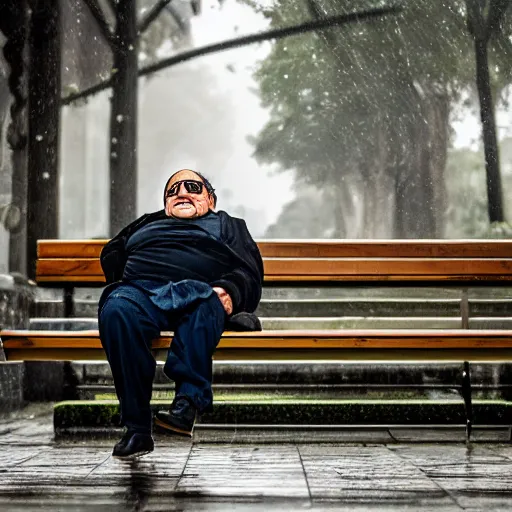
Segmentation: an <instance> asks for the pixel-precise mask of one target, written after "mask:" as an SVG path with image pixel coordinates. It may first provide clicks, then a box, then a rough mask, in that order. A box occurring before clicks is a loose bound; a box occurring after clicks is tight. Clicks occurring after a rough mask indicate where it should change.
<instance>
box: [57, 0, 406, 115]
mask: <svg viewBox="0 0 512 512" xmlns="http://www.w3.org/2000/svg"><path fill="white" fill-rule="evenodd" d="M401 10H402V8H401V7H399V6H390V7H385V8H379V9H371V10H369V11H364V12H357V13H351V14H340V15H337V16H330V17H327V18H323V19H321V20H315V21H307V22H305V23H301V24H300V25H293V26H291V27H286V28H279V29H273V30H267V31H265V32H259V33H257V34H251V35H248V36H242V37H236V38H234V39H228V40H227V41H222V42H220V43H214V44H210V45H207V46H203V47H201V48H195V49H193V50H189V51H186V52H182V53H180V54H178V55H174V56H172V57H169V58H168V59H163V60H161V61H160V62H157V63H155V64H151V65H149V66H146V67H144V68H141V69H140V70H139V76H146V75H150V74H152V73H155V72H157V71H160V70H162V69H165V68H168V67H171V66H175V65H176V64H181V63H182V62H187V61H189V60H192V59H194V58H196V57H203V56H205V55H209V54H210V53H216V52H221V51H225V50H230V49H232V48H239V47H241V46H246V45H249V44H253V43H259V42H262V41H268V40H269V39H283V38H285V37H289V36H294V35H298V34H306V33H308V32H314V31H315V30H323V29H326V28H331V27H335V26H338V25H345V24H347V23H361V22H363V21H369V20H371V19H374V18H380V17H381V16H384V15H386V14H397V13H399V12H400V11H401ZM111 85H112V79H108V80H105V81H104V82H100V83H99V84H97V85H94V86H92V87H90V88H89V89H85V90H84V91H81V92H78V93H76V94H70V95H69V96H66V97H65V98H63V99H62V104H63V105H69V104H70V103H73V102H74V101H76V100H79V99H82V98H87V97H88V96H91V95H92V94H96V93H97V92H100V91H103V90H105V89H108V88H109V87H110V86H111Z"/></svg>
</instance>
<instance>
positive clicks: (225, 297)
mask: <svg viewBox="0 0 512 512" xmlns="http://www.w3.org/2000/svg"><path fill="white" fill-rule="evenodd" d="M213 291H214V292H215V293H216V294H217V295H218V296H219V299H220V301H221V303H222V305H223V306H224V311H225V312H226V314H227V315H231V313H233V301H232V300H231V297H230V296H229V293H228V292H227V291H226V290H224V288H221V287H220V286H214V287H213Z"/></svg>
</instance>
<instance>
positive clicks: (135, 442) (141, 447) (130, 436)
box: [112, 431, 155, 459]
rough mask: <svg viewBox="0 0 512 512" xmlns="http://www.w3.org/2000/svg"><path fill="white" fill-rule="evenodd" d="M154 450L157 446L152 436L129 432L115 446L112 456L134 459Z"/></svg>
mask: <svg viewBox="0 0 512 512" xmlns="http://www.w3.org/2000/svg"><path fill="white" fill-rule="evenodd" d="M154 449H155V444H154V443H153V438H152V437H151V435H150V434H142V433H140V432H133V431H132V432H131V431H128V432H126V434H125V435H124V436H123V437H122V438H121V440H120V441H119V442H118V443H117V444H116V445H115V446H114V451H113V452H112V455H113V456H114V457H119V458H121V459H134V458H135V457H141V456H142V455H146V454H147V453H149V452H152V451H153V450H154Z"/></svg>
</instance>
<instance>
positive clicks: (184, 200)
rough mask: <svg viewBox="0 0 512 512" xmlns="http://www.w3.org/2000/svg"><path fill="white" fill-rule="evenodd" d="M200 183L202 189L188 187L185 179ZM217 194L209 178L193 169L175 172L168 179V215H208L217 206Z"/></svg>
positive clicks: (166, 206)
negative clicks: (194, 189)
mask: <svg viewBox="0 0 512 512" xmlns="http://www.w3.org/2000/svg"><path fill="white" fill-rule="evenodd" d="M188 180H190V181H193V182H198V183H200V184H201V185H200V189H201V190H200V191H199V192H195V191H190V192H189V190H188V189H187V187H186V184H185V183H184V182H185V181H188ZM215 199H216V198H215V194H214V192H213V188H212V187H211V185H210V183H209V182H208V180H206V179H205V178H203V176H202V175H201V174H199V173H198V172H195V171H192V170H191V169H182V170H180V171H178V172H176V173H174V174H173V175H172V176H171V177H170V178H169V180H168V181H167V184H166V187H165V193H164V200H165V213H166V214H167V216H168V217H175V218H179V219H193V218H197V217H202V216H203V215H206V214H207V213H208V211H209V210H210V209H212V210H213V208H214V207H215Z"/></svg>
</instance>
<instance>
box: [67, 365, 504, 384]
mask: <svg viewBox="0 0 512 512" xmlns="http://www.w3.org/2000/svg"><path fill="white" fill-rule="evenodd" d="M71 368H72V372H73V375H74V376H75V378H76V382H77V384H78V385H93V386H98V385H112V384H113V381H112V374H111V371H110V367H109V365H108V363H107V362H99V361H98V362H90V363H89V362H88V363H83V362H73V363H71ZM508 368H510V365H506V364H492V363H485V364H478V365H477V364H475V365H472V366H471V369H472V370H471V371H472V375H473V376H474V379H475V382H482V383H499V382H500V381H501V380H503V379H504V378H505V377H503V376H504V375H506V372H507V370H508ZM461 372H462V363H460V364H459V363H436V364H435V365H429V364H421V363H420V364H413V363H385V364H379V363H373V364H372V363H367V362H364V363H343V362H329V361H314V362H313V361H312V362H308V361H297V362H293V361H288V362H286V361H282V362H242V361H233V362H229V361H214V362H213V382H214V385H224V384H240V385H247V384H257V385H268V386H274V387H277V386H280V385H305V384H308V385H316V386H320V385H334V384H422V383H431V384H436V383H438V384H444V383H455V382H458V380H459V379H460V376H461ZM170 382H171V381H170V380H169V379H168V377H167V376H166V375H165V374H164V373H163V365H162V364H161V363H159V364H157V367H156V373H155V379H154V383H155V384H156V385H158V384H162V385H169V383H170Z"/></svg>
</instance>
